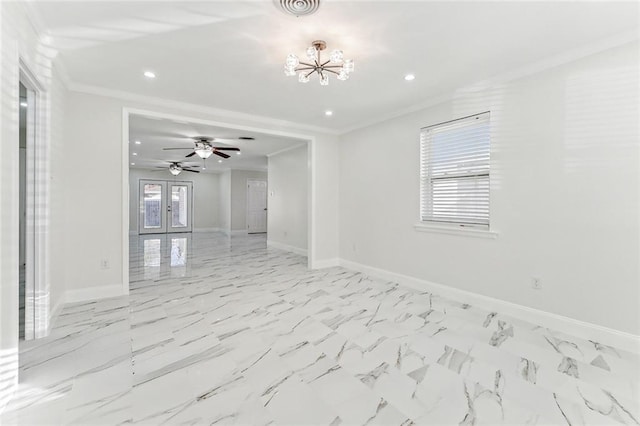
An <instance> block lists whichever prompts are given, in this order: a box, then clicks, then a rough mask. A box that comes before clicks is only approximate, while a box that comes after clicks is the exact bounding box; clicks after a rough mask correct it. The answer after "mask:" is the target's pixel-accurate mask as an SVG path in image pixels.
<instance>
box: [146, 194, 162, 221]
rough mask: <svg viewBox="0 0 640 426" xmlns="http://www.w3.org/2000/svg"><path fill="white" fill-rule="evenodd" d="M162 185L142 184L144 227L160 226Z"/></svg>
mask: <svg viewBox="0 0 640 426" xmlns="http://www.w3.org/2000/svg"><path fill="white" fill-rule="evenodd" d="M161 214H162V186H161V185H157V184H149V183H148V184H145V185H144V227H145V228H147V229H150V228H160V227H162V217H161Z"/></svg>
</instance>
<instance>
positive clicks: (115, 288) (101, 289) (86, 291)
mask: <svg viewBox="0 0 640 426" xmlns="http://www.w3.org/2000/svg"><path fill="white" fill-rule="evenodd" d="M122 289H123V286H122V284H121V283H120V284H113V285H102V286H97V287H87V288H79V289H77V290H67V291H66V292H65V295H64V303H76V302H84V301H89V300H97V299H106V298H109V297H117V296H126V295H127V293H125V292H123V291H122Z"/></svg>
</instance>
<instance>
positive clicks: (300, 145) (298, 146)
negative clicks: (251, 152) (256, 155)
mask: <svg viewBox="0 0 640 426" xmlns="http://www.w3.org/2000/svg"><path fill="white" fill-rule="evenodd" d="M306 145H307V143H306V142H303V143H299V144H297V145H293V146H288V147H286V148H283V149H281V150H278V151H276V152H272V153H271V154H267V158H271V157H273V156H275V155H280V154H283V153H285V152H287V151H292V150H294V149H297V148H302V147H303V146H306Z"/></svg>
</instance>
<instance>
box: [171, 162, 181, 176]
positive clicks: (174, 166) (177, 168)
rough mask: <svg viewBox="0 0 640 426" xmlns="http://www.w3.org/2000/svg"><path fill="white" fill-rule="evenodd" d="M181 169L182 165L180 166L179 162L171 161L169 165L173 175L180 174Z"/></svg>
mask: <svg viewBox="0 0 640 426" xmlns="http://www.w3.org/2000/svg"><path fill="white" fill-rule="evenodd" d="M181 171H182V167H180V166H178V165H177V164H175V163H171V164H170V165H169V173H171V174H172V175H174V176H178V175H179V174H180V172H181Z"/></svg>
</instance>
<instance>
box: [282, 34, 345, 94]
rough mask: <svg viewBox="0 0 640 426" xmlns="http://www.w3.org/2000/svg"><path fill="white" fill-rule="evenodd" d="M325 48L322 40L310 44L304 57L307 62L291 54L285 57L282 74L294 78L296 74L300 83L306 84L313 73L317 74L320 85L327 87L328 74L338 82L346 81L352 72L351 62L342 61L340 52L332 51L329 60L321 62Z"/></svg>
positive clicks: (325, 45)
mask: <svg viewBox="0 0 640 426" xmlns="http://www.w3.org/2000/svg"><path fill="white" fill-rule="evenodd" d="M326 48H327V43H325V42H324V41H323V40H316V41H314V42H313V43H311V46H309V47H308V48H307V50H306V56H307V58H308V60H309V62H303V61H301V60H300V59H299V58H298V57H297V56H296V55H294V54H293V53H292V54H290V55H289V56H287V61H286V63H285V65H284V74H285V75H286V76H294V75H296V74H298V81H299V82H300V83H308V82H309V79H310V77H311V75H312V74H313V73H318V77H319V78H320V84H321V85H322V86H327V85H328V84H329V74H330V73H331V74H335V75H336V76H337V79H338V80H342V81H345V80H348V79H349V75H350V74H351V73H352V72H353V70H354V64H353V60H351V59H343V53H342V50H337V49H336V50H334V51H332V52H331V54H330V55H329V59H328V60H326V61H323V60H322V59H321V54H320V52H322V51H323V50H325V49H326Z"/></svg>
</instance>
